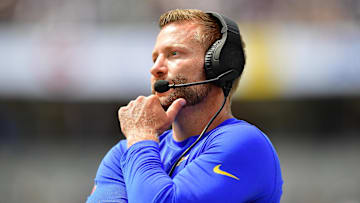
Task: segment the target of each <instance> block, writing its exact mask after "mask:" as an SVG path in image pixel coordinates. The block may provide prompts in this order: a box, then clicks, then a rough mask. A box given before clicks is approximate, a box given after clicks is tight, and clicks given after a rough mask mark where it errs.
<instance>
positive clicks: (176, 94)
mask: <svg viewBox="0 0 360 203" xmlns="http://www.w3.org/2000/svg"><path fill="white" fill-rule="evenodd" d="M199 33H200V25H198V24H194V23H189V22H176V23H170V24H168V25H166V26H165V27H163V28H162V29H161V31H160V33H159V35H158V37H157V40H156V44H155V47H154V50H153V53H152V58H153V61H154V65H153V67H152V68H151V70H150V72H151V86H152V93H153V94H156V95H158V96H159V98H160V102H161V104H162V106H163V107H164V109H165V110H166V109H167V108H168V107H169V106H170V105H171V103H172V102H173V101H175V100H176V99H177V98H185V99H186V101H187V104H188V105H195V104H197V103H200V102H201V101H202V100H203V99H204V98H205V97H206V96H207V95H208V93H209V91H210V89H211V85H197V86H191V87H183V88H175V89H170V90H169V91H167V92H164V93H158V92H155V91H154V89H153V88H154V87H153V86H154V83H155V82H156V81H157V80H167V81H169V83H170V84H174V83H175V84H183V83H188V82H195V81H201V80H205V73H204V68H203V66H204V55H205V49H204V48H203V47H202V46H201V44H200V42H199V41H197V40H196V39H195V36H196V35H197V34H199Z"/></svg>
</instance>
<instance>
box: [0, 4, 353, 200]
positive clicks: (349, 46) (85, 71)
mask: <svg viewBox="0 0 360 203" xmlns="http://www.w3.org/2000/svg"><path fill="white" fill-rule="evenodd" d="M172 8H199V9H203V10H212V11H217V12H221V13H223V14H225V15H227V16H229V17H231V18H232V19H234V20H236V21H237V22H238V24H239V26H240V30H241V32H242V35H243V38H244V41H245V43H246V52H247V59H248V62H247V65H246V68H245V72H244V74H243V76H242V80H241V83H240V88H239V89H238V92H237V94H236V96H235V98H234V102H233V112H234V114H235V115H236V117H238V118H241V119H244V120H247V121H249V122H251V123H253V124H256V125H257V126H258V127H259V128H261V129H262V130H263V131H264V132H265V133H266V134H267V135H268V136H269V138H270V139H271V140H272V142H273V144H274V146H275V147H276V149H277V152H278V154H279V158H280V161H281V165H282V172H283V179H284V181H285V183H284V186H283V190H284V195H283V198H282V202H283V203H360V173H359V171H360V158H359V157H360V139H359V135H360V123H359V121H360V59H359V56H358V55H359V53H360V1H358V0H302V1H295V0H257V1H254V0H227V1H224V0H208V1H206V2H204V1H198V0H178V1H175V2H173V1H166V0H147V1H146V0H131V1H129V0H101V1H100V0H0V180H1V181H0V202H1V203H2V202H6V203H18V202H37V203H38V202H41V203H42V202H49V203H57V202H68V203H77V202H84V201H85V200H86V198H87V196H88V195H89V193H90V191H91V188H92V185H93V178H94V176H95V174H96V170H97V167H98V165H99V163H100V161H101V159H102V157H103V156H104V155H105V153H106V152H107V151H108V150H109V149H110V148H111V147H112V146H113V145H115V144H116V143H117V142H118V141H119V140H120V139H123V137H122V135H121V133H120V129H119V124H118V121H117V110H118V108H119V107H120V106H122V105H125V104H127V103H128V102H129V100H131V99H134V98H136V97H137V96H138V95H149V94H150V85H149V79H150V74H149V69H150V67H151V65H152V61H151V51H152V48H153V45H154V43H155V38H156V35H157V33H158V31H159V30H158V26H157V19H158V17H159V16H160V14H162V13H163V12H165V11H167V10H169V9H172Z"/></svg>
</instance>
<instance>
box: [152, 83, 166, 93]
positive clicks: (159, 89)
mask: <svg viewBox="0 0 360 203" xmlns="http://www.w3.org/2000/svg"><path fill="white" fill-rule="evenodd" d="M154 89H155V91H157V92H159V93H163V92H166V91H168V90H169V89H170V87H169V82H168V81H166V80H158V81H156V82H155V84H154Z"/></svg>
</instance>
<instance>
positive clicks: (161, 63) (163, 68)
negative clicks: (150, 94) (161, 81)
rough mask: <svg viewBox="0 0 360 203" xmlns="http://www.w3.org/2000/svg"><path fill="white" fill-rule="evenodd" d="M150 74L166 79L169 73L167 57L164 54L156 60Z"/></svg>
mask: <svg viewBox="0 0 360 203" xmlns="http://www.w3.org/2000/svg"><path fill="white" fill-rule="evenodd" d="M150 73H151V75H153V76H154V77H155V78H164V77H165V76H166V74H167V73H168V68H167V65H166V61H165V57H164V56H163V55H162V54H160V55H159V56H158V57H157V58H156V61H155V62H154V65H153V66H152V67H151V69H150Z"/></svg>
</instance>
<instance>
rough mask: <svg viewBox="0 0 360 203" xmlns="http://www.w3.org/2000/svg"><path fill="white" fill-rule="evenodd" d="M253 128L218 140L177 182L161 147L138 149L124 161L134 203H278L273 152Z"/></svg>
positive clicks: (141, 144) (152, 144)
mask: <svg viewBox="0 0 360 203" xmlns="http://www.w3.org/2000/svg"><path fill="white" fill-rule="evenodd" d="M253 129H254V128H251V127H250V128H244V127H242V128H241V129H240V128H239V129H236V134H234V133H232V132H230V133H228V132H223V133H221V134H219V135H217V138H216V139H214V140H213V141H211V144H210V145H209V146H207V147H206V150H205V151H203V152H202V153H201V155H199V156H197V157H196V158H195V159H193V160H191V162H190V163H189V164H188V165H187V166H185V168H183V169H182V170H181V171H180V172H179V173H178V174H176V175H175V176H174V178H173V179H171V178H170V177H169V176H168V175H167V174H166V172H165V171H164V169H163V168H162V164H161V161H160V157H159V151H158V150H159V148H158V144H157V143H156V142H153V141H143V142H138V143H136V144H134V145H133V146H132V147H130V148H129V149H128V150H127V152H126V153H125V154H124V156H123V157H122V160H121V166H122V168H123V172H124V180H125V183H126V186H127V191H128V197H129V202H197V203H201V202H206V203H208V202H247V201H254V200H255V199H260V198H264V199H265V200H263V201H261V202H277V201H272V200H271V198H272V193H273V192H274V180H275V176H274V174H275V173H276V168H275V167H274V165H275V162H274V157H273V152H272V150H271V148H270V147H269V145H268V144H267V142H266V141H265V140H264V139H263V137H262V135H261V134H260V133H259V132H257V131H254V130H253ZM219 164H221V165H219ZM214 170H215V172H214ZM221 172H225V175H224V174H221Z"/></svg>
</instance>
